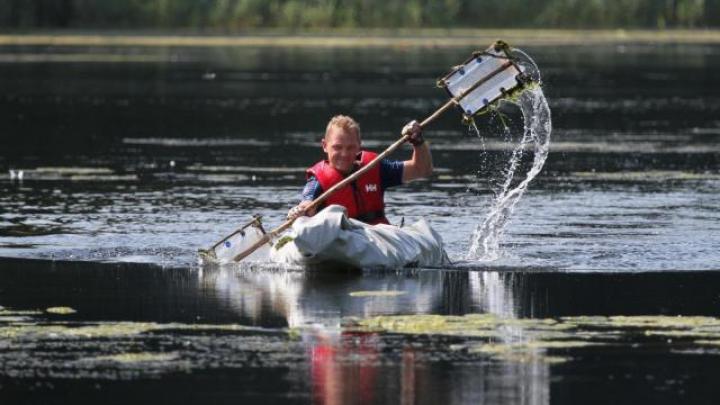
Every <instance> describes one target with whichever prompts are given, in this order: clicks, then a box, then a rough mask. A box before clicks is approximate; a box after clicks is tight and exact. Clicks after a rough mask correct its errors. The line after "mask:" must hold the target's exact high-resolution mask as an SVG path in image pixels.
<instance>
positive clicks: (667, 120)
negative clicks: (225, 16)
mask: <svg viewBox="0 0 720 405" xmlns="http://www.w3.org/2000/svg"><path fill="white" fill-rule="evenodd" d="M485 45H487V44H479V47H484V46H485ZM516 45H518V46H521V45H522V44H516ZM525 50H526V51H527V52H528V53H529V54H531V55H532V56H533V57H534V58H535V60H536V62H537V63H538V65H539V66H540V69H541V71H542V73H543V78H544V83H545V84H544V87H543V91H544V93H545V96H546V97H547V100H548V103H549V106H550V109H551V111H552V116H553V132H552V140H551V142H550V153H549V156H548V159H547V161H546V163H545V166H544V168H543V170H542V172H541V173H540V175H539V176H538V177H537V178H536V179H535V180H534V181H533V182H532V183H531V184H530V187H529V189H528V191H527V192H526V193H525V195H524V196H523V198H522V199H521V200H520V201H519V203H518V205H517V207H516V209H515V212H514V213H513V216H512V218H511V220H510V221H509V222H508V223H507V225H506V227H505V228H504V232H503V239H502V243H501V256H500V258H499V259H497V260H493V261H463V259H464V258H465V257H466V254H467V253H468V250H469V248H470V244H471V238H472V233H473V230H474V229H475V228H476V227H477V226H478V225H479V224H480V223H481V222H482V221H483V219H484V218H485V216H486V215H487V213H488V209H489V207H490V206H491V203H492V200H493V196H494V192H497V189H498V184H499V183H501V182H502V179H503V173H502V172H503V170H505V169H506V168H507V161H508V158H509V155H510V151H511V150H512V147H513V146H514V145H515V143H516V142H517V140H518V139H517V135H513V136H510V137H508V136H506V135H503V134H502V131H501V129H500V127H501V124H500V121H501V120H500V119H499V118H498V116H497V115H491V116H489V117H482V118H479V119H478V120H477V124H478V127H479V129H480V132H481V135H482V139H481V138H479V137H478V136H476V135H474V134H472V133H470V132H469V131H468V129H467V128H466V127H463V126H462V124H461V123H460V116H459V114H458V113H456V112H454V111H451V112H449V113H447V114H445V115H444V116H443V117H441V119H439V120H438V121H437V122H436V123H434V124H433V125H432V126H431V127H429V128H428V129H427V130H426V131H425V134H426V137H427V138H428V139H429V140H430V141H431V145H432V150H433V158H434V163H435V166H436V174H435V176H434V177H433V179H432V180H431V181H423V182H417V183H413V184H410V185H407V186H403V187H401V188H398V189H396V190H393V191H392V192H389V193H388V195H387V198H386V200H387V203H388V214H389V217H390V220H391V221H394V222H399V221H400V218H402V217H405V218H406V220H414V219H417V218H421V217H422V218H425V219H426V220H427V221H428V222H429V223H430V224H431V225H432V226H433V227H434V228H435V229H436V230H437V231H438V232H439V233H440V234H441V235H442V237H443V239H444V241H445V243H446V244H447V251H448V253H449V255H450V256H451V258H453V259H455V260H459V261H462V263H461V265H460V266H457V267H448V268H445V269H400V270H397V271H383V272H378V271H369V270H368V271H351V270H347V269H337V271H336V272H330V273H317V272H302V271H296V270H288V269H285V268H279V267H277V266H272V265H253V266H225V267H199V266H198V265H197V257H196V251H197V249H198V248H200V247H206V246H208V245H210V244H211V243H213V242H214V241H216V240H217V239H218V238H219V237H222V236H224V235H225V234H226V233H228V232H230V231H232V230H233V229H234V228H235V227H236V226H238V225H240V224H242V223H243V222H246V221H247V220H248V218H249V217H250V216H251V215H252V214H262V215H263V216H264V218H265V222H266V224H267V225H268V226H270V227H272V226H274V225H278V224H280V223H281V222H282V220H283V218H284V215H285V213H286V212H287V209H288V208H290V207H291V206H293V205H294V204H295V203H296V202H297V200H298V198H299V192H300V188H301V187H302V184H303V181H304V169H305V168H306V167H307V166H309V165H310V164H311V163H313V162H315V161H316V160H318V159H319V158H321V157H322V155H321V152H322V151H321V149H320V148H319V140H320V138H321V136H322V133H323V129H324V126H325V123H326V122H327V120H328V119H329V117H330V116H332V115H334V114H337V113H346V114H351V115H353V116H354V117H355V118H356V119H358V121H359V122H360V124H361V126H362V128H363V141H364V144H365V146H366V147H367V148H370V149H374V150H376V151H380V150H382V149H384V148H385V147H386V146H387V145H389V144H391V143H392V142H393V141H394V140H395V139H397V137H398V134H399V130H400V128H402V126H403V125H404V124H405V123H406V122H407V121H409V120H411V119H422V118H424V117H426V116H427V115H429V114H430V113H431V112H432V111H433V110H434V109H435V108H437V107H438V106H440V105H441V104H443V103H444V102H445V101H446V100H447V98H446V95H445V94H444V92H443V91H441V90H440V89H438V88H436V87H435V80H436V79H437V78H438V77H441V76H442V75H444V74H445V73H446V72H447V71H448V69H449V67H451V66H453V65H456V64H458V63H460V62H462V61H463V60H465V58H466V57H467V56H468V54H469V53H470V52H471V51H472V49H465V48H390V49H385V48H383V49H375V48H322V49H314V48H283V47H266V48H252V47H240V48H228V47H212V48H183V47H174V48H173V47H171V48H152V47H130V46H125V47H100V46H98V47H87V48H86V47H53V46H22V47H21V46H16V47H0V88H2V92H1V93H0V257H2V258H1V259H0V306H2V307H4V309H2V308H0V399H2V400H3V402H4V401H8V402H17V403H67V402H71V401H72V402H78V401H80V402H83V403H84V402H87V403H96V402H97V401H103V402H110V403H127V402H130V401H143V402H147V401H153V402H193V403H195V402H197V403H200V402H202V403H208V402H209V403H213V402H216V403H231V402H232V403H238V402H239V403H260V402H262V403H427V404H431V403H432V404H434V403H439V402H445V403H524V404H528V403H531V404H546V403H562V404H566V403H567V404H572V403H588V402H590V403H595V402H596V403H638V402H649V401H653V402H656V403H713V402H714V401H713V399H714V398H717V394H718V389H717V388H716V384H713V382H712V380H711V379H712V376H713V375H716V374H717V372H718V371H720V370H719V367H718V364H720V363H718V360H719V359H720V358H719V357H718V356H719V355H720V319H719V318H718V317H719V316H720V305H718V304H720V302H719V301H720V290H719V289H718V288H717V287H716V286H717V285H719V284H718V281H720V280H719V278H720V272H718V270H720V253H718V250H719V249H718V248H719V247H720V209H719V208H718V207H719V206H720V197H719V195H720V194H719V193H718V191H720V170H719V167H720V146H718V140H719V139H720V114H719V113H720V76H718V75H717V74H715V72H716V71H717V69H718V68H719V67H720V46H716V45H712V46H711V45H672V44H670V45H605V46H602V45H600V46H597V45H595V46H593V47H583V46H563V47H536V48H528V49H525ZM509 119H510V120H511V121H512V120H513V119H515V120H517V117H516V116H513V114H512V112H510V113H509ZM408 155H409V151H408V150H404V151H402V152H401V153H397V155H396V158H398V159H404V158H405V157H406V156H408ZM525 166H527V165H525ZM525 166H523V167H520V168H519V170H520V171H523V170H525V171H526V170H527V167H525ZM20 171H22V173H23V174H22V180H19V179H17V176H18V173H19V172H20ZM378 291H382V292H383V293H382V294H381V293H378ZM48 308H55V309H50V310H48ZM67 308H72V309H73V310H74V311H75V312H72V311H68V310H67ZM65 312H72V313H69V314H65ZM433 315H436V316H437V317H433ZM402 316H405V317H406V318H403V317H402ZM388 317H390V318H388ZM448 323H449V324H451V325H456V326H452V327H451V326H448Z"/></svg>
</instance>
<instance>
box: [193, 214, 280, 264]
mask: <svg viewBox="0 0 720 405" xmlns="http://www.w3.org/2000/svg"><path fill="white" fill-rule="evenodd" d="M264 236H265V230H264V229H263V227H262V224H261V223H260V219H259V218H255V219H254V220H253V221H251V222H250V223H248V224H247V225H245V226H243V227H242V228H240V229H238V230H237V231H235V232H233V233H232V234H230V235H229V236H227V237H226V238H225V239H223V240H221V241H220V242H218V243H216V244H215V245H213V247H211V248H210V249H201V250H200V251H199V252H198V253H199V255H200V259H201V261H202V262H204V263H231V262H234V261H235V260H234V258H235V257H236V256H237V255H239V254H240V253H242V252H245V251H246V250H248V249H249V248H250V247H251V246H253V245H254V244H255V243H257V242H258V241H259V240H261V239H262V238H263V237H264ZM269 255H270V245H269V244H267V243H266V244H264V246H261V247H259V248H258V249H257V250H255V251H253V252H252V253H251V254H249V255H248V256H246V257H245V258H244V260H248V261H266V260H267V258H268V257H269Z"/></svg>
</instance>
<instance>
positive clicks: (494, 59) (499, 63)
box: [437, 41, 528, 120]
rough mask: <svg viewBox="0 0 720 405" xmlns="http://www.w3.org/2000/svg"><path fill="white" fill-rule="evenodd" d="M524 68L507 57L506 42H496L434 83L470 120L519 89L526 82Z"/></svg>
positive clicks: (507, 47)
mask: <svg viewBox="0 0 720 405" xmlns="http://www.w3.org/2000/svg"><path fill="white" fill-rule="evenodd" d="M524 70H525V69H524V68H523V67H522V66H520V65H519V64H518V63H516V61H515V60H513V58H512V57H511V56H510V47H509V46H508V44H506V43H505V42H503V41H497V42H495V43H494V44H493V45H492V46H490V47H489V48H487V49H486V50H484V51H475V52H473V54H472V56H471V57H470V58H469V59H467V60H466V61H465V62H464V63H463V64H462V65H460V66H456V67H455V68H453V70H451V71H450V73H448V74H447V75H445V76H444V77H442V78H441V79H439V80H438V82H437V84H438V87H442V88H444V89H445V90H447V92H448V94H450V97H452V98H453V99H454V100H456V101H457V106H458V107H459V108H460V109H461V110H462V112H463V115H464V117H465V119H466V120H469V119H471V118H472V117H473V116H474V115H477V114H482V113H484V112H486V111H487V110H488V109H489V108H491V106H492V105H494V103H496V102H497V101H498V100H500V99H503V98H506V97H507V96H509V95H510V94H512V93H513V92H515V91H516V90H518V89H520V88H522V87H523V86H524V85H525V84H526V83H527V82H528V77H527V76H526V75H525V73H524Z"/></svg>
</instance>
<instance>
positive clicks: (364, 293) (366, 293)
mask: <svg viewBox="0 0 720 405" xmlns="http://www.w3.org/2000/svg"><path fill="white" fill-rule="evenodd" d="M404 294H406V292H405V291H388V290H379V291H353V292H351V293H350V296H351V297H397V296H400V295H404Z"/></svg>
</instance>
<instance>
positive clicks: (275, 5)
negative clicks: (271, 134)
mask: <svg viewBox="0 0 720 405" xmlns="http://www.w3.org/2000/svg"><path fill="white" fill-rule="evenodd" d="M718 26H720V0H102V1H99V0H0V28H4V29H18V28H21V29H22V28H25V29H27V28H79V29H83V28H87V29H97V28H118V29H122V28H170V29H198V30H223V31H239V30H246V29H253V28H286V29H304V28H305V29H307V28H310V29H323V28H499V27H508V28H696V27H718Z"/></svg>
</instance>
